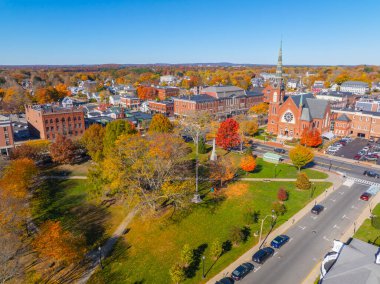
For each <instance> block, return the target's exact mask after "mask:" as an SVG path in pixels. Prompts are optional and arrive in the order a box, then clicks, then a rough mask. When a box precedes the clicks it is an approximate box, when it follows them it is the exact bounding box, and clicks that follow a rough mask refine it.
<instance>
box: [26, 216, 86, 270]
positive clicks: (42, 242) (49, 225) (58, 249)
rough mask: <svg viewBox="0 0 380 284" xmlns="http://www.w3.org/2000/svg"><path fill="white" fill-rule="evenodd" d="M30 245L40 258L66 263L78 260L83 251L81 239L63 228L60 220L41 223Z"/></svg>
mask: <svg viewBox="0 0 380 284" xmlns="http://www.w3.org/2000/svg"><path fill="white" fill-rule="evenodd" d="M32 246H33V248H34V250H35V251H36V252H37V253H38V254H39V255H40V256H41V257H42V258H45V259H47V260H48V261H50V262H52V263H59V264H66V265H67V264H71V263H73V262H75V261H77V260H79V259H80V258H81V257H82V256H83V253H84V242H83V239H82V238H81V237H76V236H74V235H73V234H72V233H70V232H69V231H67V230H64V229H63V228H62V225H61V222H60V221H52V220H49V221H47V222H45V223H44V224H42V225H41V227H40V230H39V232H38V234H37V236H36V237H35V239H34V240H33V243H32Z"/></svg>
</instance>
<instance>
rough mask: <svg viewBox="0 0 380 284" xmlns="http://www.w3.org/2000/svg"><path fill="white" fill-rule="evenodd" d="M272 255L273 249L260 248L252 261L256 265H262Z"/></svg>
mask: <svg viewBox="0 0 380 284" xmlns="http://www.w3.org/2000/svg"><path fill="white" fill-rule="evenodd" d="M273 254H274V249H272V248H270V247H266V248H262V249H260V250H259V251H257V252H256V253H255V254H254V255H253V256H252V260H253V261H254V262H256V263H264V262H265V261H266V260H267V259H268V258H269V257H271V256H272V255H273Z"/></svg>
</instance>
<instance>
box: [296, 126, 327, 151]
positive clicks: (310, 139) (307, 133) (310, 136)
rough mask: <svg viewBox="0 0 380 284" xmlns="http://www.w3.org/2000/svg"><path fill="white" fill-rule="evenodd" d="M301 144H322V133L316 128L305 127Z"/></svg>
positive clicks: (315, 145)
mask: <svg viewBox="0 0 380 284" xmlns="http://www.w3.org/2000/svg"><path fill="white" fill-rule="evenodd" d="M301 144H302V145H305V146H308V147H317V146H319V145H321V144H322V137H321V133H319V131H318V129H316V128H309V129H307V128H305V129H304V130H303V131H302V134H301Z"/></svg>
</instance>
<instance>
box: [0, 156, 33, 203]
mask: <svg viewBox="0 0 380 284" xmlns="http://www.w3.org/2000/svg"><path fill="white" fill-rule="evenodd" d="M37 174H38V170H37V167H36V165H35V164H34V162H33V161H32V160H31V159H28V158H22V159H17V160H13V161H11V162H10V164H9V165H8V166H7V167H6V168H5V169H4V171H3V175H2V177H1V179H0V187H1V188H2V190H4V191H5V192H8V194H11V195H12V196H15V197H19V198H24V197H25V196H26V195H27V194H28V189H29V187H30V186H31V185H32V184H33V181H34V180H35V178H36V177H37Z"/></svg>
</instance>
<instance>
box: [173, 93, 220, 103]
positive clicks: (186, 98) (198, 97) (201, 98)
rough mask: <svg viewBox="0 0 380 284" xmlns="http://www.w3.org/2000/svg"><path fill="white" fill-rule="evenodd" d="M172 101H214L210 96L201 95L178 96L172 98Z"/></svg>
mask: <svg viewBox="0 0 380 284" xmlns="http://www.w3.org/2000/svg"><path fill="white" fill-rule="evenodd" d="M173 100H184V101H194V102H199V103H200V102H211V101H215V100H216V99H215V98H214V97H212V96H209V95H205V94H201V95H193V96H179V97H173Z"/></svg>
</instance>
